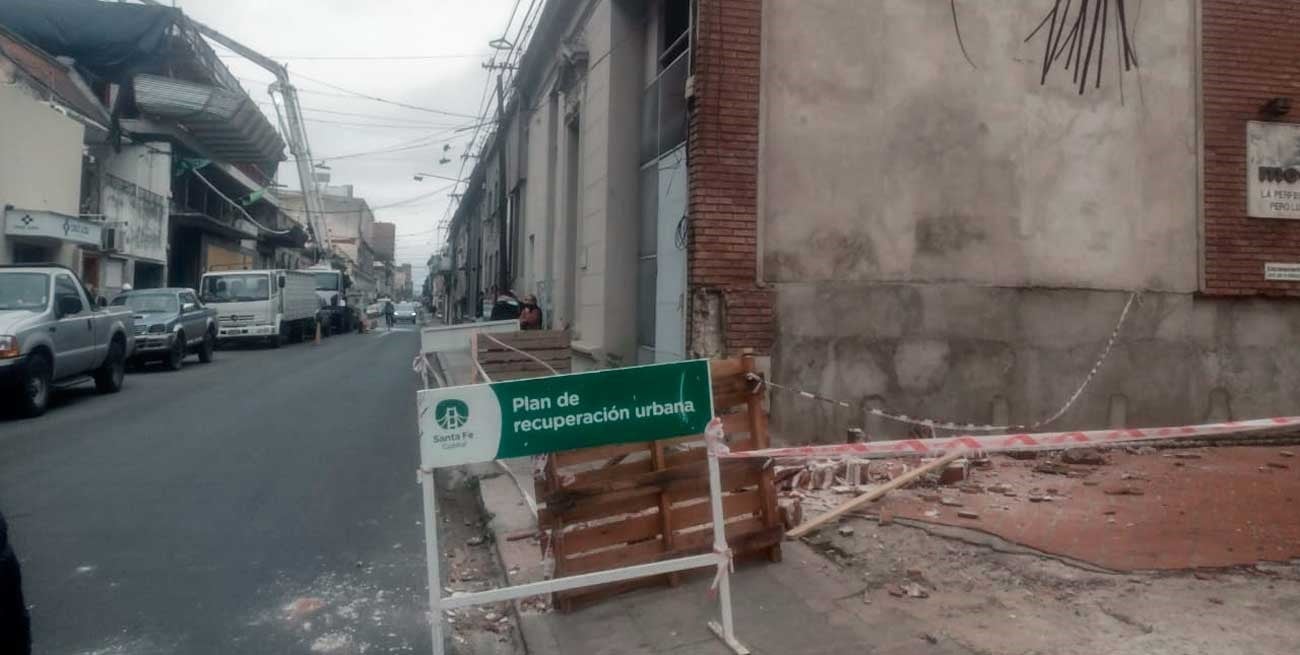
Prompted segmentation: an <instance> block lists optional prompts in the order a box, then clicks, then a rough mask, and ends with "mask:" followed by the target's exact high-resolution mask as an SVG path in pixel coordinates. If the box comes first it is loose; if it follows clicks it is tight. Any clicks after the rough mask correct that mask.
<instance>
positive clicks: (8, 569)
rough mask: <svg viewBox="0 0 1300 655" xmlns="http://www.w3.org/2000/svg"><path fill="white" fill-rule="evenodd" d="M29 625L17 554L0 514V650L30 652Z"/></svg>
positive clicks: (17, 653) (19, 653)
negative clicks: (10, 542) (11, 544)
mask: <svg viewBox="0 0 1300 655" xmlns="http://www.w3.org/2000/svg"><path fill="white" fill-rule="evenodd" d="M31 652H32V626H31V618H30V617H29V616H28V615H27V603H26V602H25V601H24V600H23V576H22V573H21V572H20V571H19V569H18V556H17V555H15V554H14V550H13V548H11V547H10V545H9V525H8V524H6V523H5V517H4V514H0V653H12V654H13V655H31Z"/></svg>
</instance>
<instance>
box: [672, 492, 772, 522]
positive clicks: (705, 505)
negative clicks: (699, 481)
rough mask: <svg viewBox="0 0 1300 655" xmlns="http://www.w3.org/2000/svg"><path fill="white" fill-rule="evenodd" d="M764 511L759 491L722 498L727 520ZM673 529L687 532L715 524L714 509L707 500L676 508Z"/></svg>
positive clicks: (733, 494) (674, 509)
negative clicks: (693, 528)
mask: <svg viewBox="0 0 1300 655" xmlns="http://www.w3.org/2000/svg"><path fill="white" fill-rule="evenodd" d="M762 509H763V498H762V496H761V495H760V494H759V490H758V489H751V490H749V491H741V492H738V493H732V494H727V495H725V496H723V497H722V515H723V516H724V517H727V518H731V517H735V516H745V515H753V514H756V513H758V512H759V511H761V510H762ZM672 513H673V529H674V530H679V531H680V530H685V529H687V528H691V527H695V526H697V525H707V524H710V523H713V508H712V507H711V506H710V504H709V501H708V499H707V498H705V500H704V502H700V503H694V504H691V505H685V506H680V507H674V508H673V509H672Z"/></svg>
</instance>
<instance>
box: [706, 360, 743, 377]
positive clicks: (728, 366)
mask: <svg viewBox="0 0 1300 655" xmlns="http://www.w3.org/2000/svg"><path fill="white" fill-rule="evenodd" d="M744 372H745V365H744V360H742V359H741V358H739V357H733V358H731V359H714V360H711V361H710V362H709V377H710V378H712V379H714V380H720V379H723V378H729V377H734V376H736V375H743V374H744Z"/></svg>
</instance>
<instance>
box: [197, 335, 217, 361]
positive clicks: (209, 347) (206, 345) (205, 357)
mask: <svg viewBox="0 0 1300 655" xmlns="http://www.w3.org/2000/svg"><path fill="white" fill-rule="evenodd" d="M216 349H217V335H215V334H213V333H212V330H208V332H207V334H205V335H203V345H202V346H199V361H200V362H202V363H204V364H211V363H212V351H214V350H216Z"/></svg>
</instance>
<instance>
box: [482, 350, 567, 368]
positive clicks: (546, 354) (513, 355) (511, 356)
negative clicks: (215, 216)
mask: <svg viewBox="0 0 1300 655" xmlns="http://www.w3.org/2000/svg"><path fill="white" fill-rule="evenodd" d="M526 352H527V354H525V353H521V352H515V351H513V350H480V351H479V353H478V361H480V362H482V363H483V365H484V366H487V365H488V364H496V363H499V362H523V361H533V360H534V359H540V360H542V361H544V362H547V363H551V362H567V361H570V359H572V358H571V356H570V354H569V350H568V349H567V348H565V349H564V350H529V351H526ZM528 355H532V357H529V356H528ZM552 366H554V364H552Z"/></svg>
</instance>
